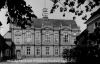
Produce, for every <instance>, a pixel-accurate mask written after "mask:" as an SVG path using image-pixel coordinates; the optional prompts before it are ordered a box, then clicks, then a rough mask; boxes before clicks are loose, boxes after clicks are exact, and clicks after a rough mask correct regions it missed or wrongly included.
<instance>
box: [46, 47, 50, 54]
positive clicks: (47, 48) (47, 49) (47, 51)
mask: <svg viewBox="0 0 100 64" xmlns="http://www.w3.org/2000/svg"><path fill="white" fill-rule="evenodd" d="M46 55H49V47H46Z"/></svg>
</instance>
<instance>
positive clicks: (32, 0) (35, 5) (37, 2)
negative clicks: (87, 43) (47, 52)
mask: <svg viewBox="0 0 100 64" xmlns="http://www.w3.org/2000/svg"><path fill="white" fill-rule="evenodd" d="M25 1H26V3H27V5H31V6H32V10H33V11H34V14H35V15H36V16H37V17H38V18H42V17H43V16H42V10H43V8H44V7H46V8H48V12H50V10H51V8H52V6H53V3H52V1H50V0H46V2H45V0H25ZM45 3H46V4H45ZM82 8H84V7H82ZM96 9H97V7H96V8H95V9H94V11H95V10H96ZM6 11H7V9H2V10H1V12H0V21H1V22H2V24H3V25H2V26H1V28H0V33H1V35H4V34H5V33H7V31H8V30H9V24H7V18H6V17H5V13H6ZM62 14H63V13H60V11H59V8H58V9H56V10H55V12H54V13H53V14H50V13H49V15H48V18H49V19H66V20H72V19H73V16H74V14H73V13H69V12H67V13H66V16H65V17H63V16H62ZM87 15H88V18H89V17H90V13H87ZM81 17H82V16H76V20H75V21H76V23H77V25H78V26H79V27H80V30H81V32H82V31H83V30H84V29H85V28H86V25H85V24H84V22H85V21H84V20H82V19H81Z"/></svg>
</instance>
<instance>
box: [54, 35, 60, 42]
mask: <svg viewBox="0 0 100 64" xmlns="http://www.w3.org/2000/svg"><path fill="white" fill-rule="evenodd" d="M54 39H55V43H58V42H59V34H58V33H55V34H54Z"/></svg>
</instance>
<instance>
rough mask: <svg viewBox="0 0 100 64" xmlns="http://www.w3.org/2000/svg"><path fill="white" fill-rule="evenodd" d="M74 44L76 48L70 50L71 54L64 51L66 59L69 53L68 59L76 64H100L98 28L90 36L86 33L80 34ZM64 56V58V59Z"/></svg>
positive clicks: (99, 31)
mask: <svg viewBox="0 0 100 64" xmlns="http://www.w3.org/2000/svg"><path fill="white" fill-rule="evenodd" d="M86 35H87V36H86ZM82 37H83V38H82ZM75 43H76V47H75V48H73V49H72V52H69V51H67V52H65V51H64V54H66V56H67V57H68V53H70V55H69V57H70V58H71V59H74V61H76V63H77V64H86V63H87V64H89V63H92V64H100V61H99V60H100V27H97V28H96V29H95V30H94V32H93V33H90V34H89V33H87V31H84V32H82V33H81V34H80V35H79V36H78V37H77V39H76V41H75ZM66 56H64V58H65V59H66Z"/></svg>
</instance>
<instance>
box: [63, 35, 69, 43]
mask: <svg viewBox="0 0 100 64" xmlns="http://www.w3.org/2000/svg"><path fill="white" fill-rule="evenodd" d="M68 41H69V35H68V33H64V35H63V42H65V43H66V42H68Z"/></svg>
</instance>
